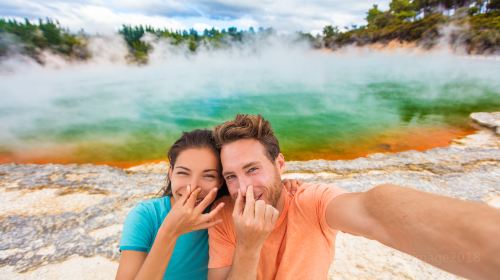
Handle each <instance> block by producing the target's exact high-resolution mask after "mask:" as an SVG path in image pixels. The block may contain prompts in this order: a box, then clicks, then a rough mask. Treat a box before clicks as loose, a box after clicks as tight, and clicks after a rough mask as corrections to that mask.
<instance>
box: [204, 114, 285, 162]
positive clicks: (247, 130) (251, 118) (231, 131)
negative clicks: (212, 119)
mask: <svg viewBox="0 0 500 280" xmlns="http://www.w3.org/2000/svg"><path fill="white" fill-rule="evenodd" d="M214 139H215V143H216V145H217V147H219V148H221V147H222V146H223V145H224V144H229V143H231V142H234V141H236V140H240V139H255V140H258V141H259V142H260V143H261V144H262V145H263V146H264V148H265V150H266V156H267V157H268V158H269V159H270V160H271V161H274V160H275V159H276V158H277V157H278V154H279V153H280V145H279V142H278V139H277V138H276V136H274V132H273V130H272V128H271V124H270V123H269V122H268V121H267V120H265V119H264V118H263V117H262V116H261V115H244V114H238V115H236V117H235V118H234V120H231V121H227V122H225V123H223V124H220V125H218V126H216V127H215V128H214Z"/></svg>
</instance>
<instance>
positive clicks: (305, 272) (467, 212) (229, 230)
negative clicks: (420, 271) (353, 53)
mask: <svg viewBox="0 0 500 280" xmlns="http://www.w3.org/2000/svg"><path fill="white" fill-rule="evenodd" d="M214 136H215V138H216V141H217V143H218V145H219V146H220V148H221V160H222V166H223V176H224V179H225V180H226V182H227V186H228V189H229V193H230V195H231V197H225V198H222V199H221V200H219V201H218V202H222V201H223V202H225V204H226V206H225V207H224V209H223V210H222V211H221V213H220V216H221V218H222V220H223V222H222V223H220V224H218V225H216V226H215V227H213V228H211V229H209V245H210V246H209V247H210V260H209V274H208V278H209V279H327V275H328V269H329V267H330V265H331V263H332V261H333V257H334V250H335V236H336V233H337V231H338V230H340V231H343V232H348V233H352V234H355V235H360V236H364V237H366V238H369V239H373V240H377V241H379V242H381V243H383V244H385V245H387V246H390V247H393V248H395V249H398V250H400V251H403V252H406V253H408V254H411V255H413V256H415V257H417V258H419V259H421V260H423V261H426V262H428V263H430V264H433V265H435V266H437V267H440V268H442V269H444V270H447V271H449V272H452V273H455V274H458V275H461V276H464V277H469V278H473V279H494V278H498V277H499V276H500V254H498V252H500V241H499V240H498V236H499V235H500V211H499V210H497V209H494V208H492V207H489V206H487V205H483V204H480V203H474V202H466V201H461V200H457V199H453V198H448V197H443V196H438V195H434V194H430V193H425V192H421V191H416V190H413V189H409V188H402V187H398V186H394V185H382V186H377V187H375V188H373V189H371V190H369V191H366V192H359V193H347V192H345V191H344V190H342V189H340V188H337V187H335V186H331V185H321V184H302V185H301V186H299V187H298V189H297V192H296V193H295V194H294V195H291V194H289V193H288V192H286V191H284V190H283V191H282V185H281V174H282V173H283V171H284V169H285V159H284V157H283V155H282V154H281V153H280V148H279V144H278V140H277V139H276V137H275V136H274V134H273V131H272V129H271V126H270V124H269V122H267V121H266V120H265V119H263V118H262V117H261V116H260V115H259V116H253V115H237V116H236V118H235V119H234V120H232V121H228V122H226V123H223V124H221V125H219V126H217V127H216V128H215V130H214Z"/></svg>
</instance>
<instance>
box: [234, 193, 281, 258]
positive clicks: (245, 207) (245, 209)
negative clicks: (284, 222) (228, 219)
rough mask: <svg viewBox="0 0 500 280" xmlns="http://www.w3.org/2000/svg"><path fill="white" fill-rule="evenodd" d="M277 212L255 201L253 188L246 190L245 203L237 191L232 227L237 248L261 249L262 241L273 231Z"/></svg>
mask: <svg viewBox="0 0 500 280" xmlns="http://www.w3.org/2000/svg"><path fill="white" fill-rule="evenodd" d="M278 217H279V212H278V210H276V208H274V207H273V206H271V205H269V204H266V203H265V202H264V200H257V201H255V198H254V194H253V186H249V187H248V188H247V193H246V201H245V202H243V196H242V194H241V192H240V191H239V190H238V197H237V198H236V202H235V205H234V210H233V220H234V227H235V230H236V240H237V244H238V246H242V247H243V248H248V249H252V250H255V249H256V248H259V253H260V248H262V245H264V241H265V240H266V238H267V237H268V236H269V234H270V233H271V232H272V231H273V229H274V225H275V224H276V221H277V220H278Z"/></svg>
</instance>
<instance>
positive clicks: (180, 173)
mask: <svg viewBox="0 0 500 280" xmlns="http://www.w3.org/2000/svg"><path fill="white" fill-rule="evenodd" d="M177 175H188V174H187V173H186V172H177Z"/></svg>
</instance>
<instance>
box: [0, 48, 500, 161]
mask: <svg viewBox="0 0 500 280" xmlns="http://www.w3.org/2000/svg"><path fill="white" fill-rule="evenodd" d="M498 77H500V61H499V60H495V59H494V58H493V59H479V58H465V57H458V56H453V55H448V54H445V53H433V54H412V53H391V54H389V53H374V52H367V51H365V52H347V53H335V54H332V53H323V52H318V51H310V50H304V49H286V48H283V47H274V48H270V49H269V50H262V51H261V52H259V53H257V54H250V55H249V54H248V53H246V52H241V53H238V52H233V53H229V54H228V53H223V52H220V53H213V54H203V53H202V54H199V55H198V56H195V57H185V56H172V57H169V58H168V59H165V60H159V61H156V62H154V63H152V64H151V65H148V66H144V67H137V66H126V65H120V64H89V65H76V66H65V67H62V68H60V69H51V68H39V67H35V66H19V68H17V69H16V70H15V71H14V72H13V73H2V74H0V92H2V93H1V95H0V123H1V125H0V128H1V133H0V155H1V158H2V161H4V162H8V161H18V162H29V161H34V162H37V161H49V162H50V161H54V162H59V161H60V162H129V161H143V160H154V159H161V158H163V157H164V155H165V152H166V150H167V148H168V146H169V145H170V144H171V143H172V142H173V141H174V140H175V139H176V138H178V137H179V135H180V133H181V132H182V131H188V130H191V129H194V128H204V127H205V128H206V127H208V128H211V127H213V126H214V125H216V124H218V123H220V122H222V121H224V120H228V119H231V118H232V117H234V115H235V114H237V113H251V114H262V115H263V116H264V117H266V118H267V119H269V120H270V121H271V123H272V126H273V128H274V129H275V131H276V133H277V135H278V137H279V139H280V142H281V145H282V149H283V151H284V153H285V155H286V156H287V158H289V159H300V160H303V159H313V158H350V157H353V156H355V155H359V154H363V153H368V152H375V151H384V149H386V148H387V145H388V144H387V143H385V142H383V141H382V140H380V139H382V138H383V137H384V135H385V138H383V139H385V140H386V139H387V138H391V137H392V138H394V139H393V140H394V141H392V142H391V145H392V146H397V145H400V146H402V147H408V148H412V147H413V146H412V145H414V144H411V143H410V144H408V145H406V146H405V143H403V142H405V141H408V139H409V138H411V137H412V133H414V132H415V131H419V129H431V130H425V131H439V130H445V131H453V133H455V134H456V135H462V134H465V133H466V132H467V131H470V127H469V122H468V115H469V114H470V113H471V112H477V111H498V110H500V79H498ZM405 131H406V132H405ZM394 132H402V133H403V135H404V136H401V135H399V134H397V133H394ZM453 133H451V134H453ZM451 134H447V135H451ZM455 134H453V135H455ZM392 135H394V136H392ZM381 137H382V138H381ZM419 137H421V138H422V139H423V140H422V141H427V140H426V139H425V135H424V136H422V135H420V136H419ZM429 137H433V136H432V135H429ZM419 139H420V138H419ZM381 141H382V142H381ZM398 141H399V142H402V143H399V142H398ZM419 141H420V140H419ZM432 141H433V139H429V142H432ZM415 145H416V144H415ZM384 147H385V148H384ZM355 150H356V152H355Z"/></svg>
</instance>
